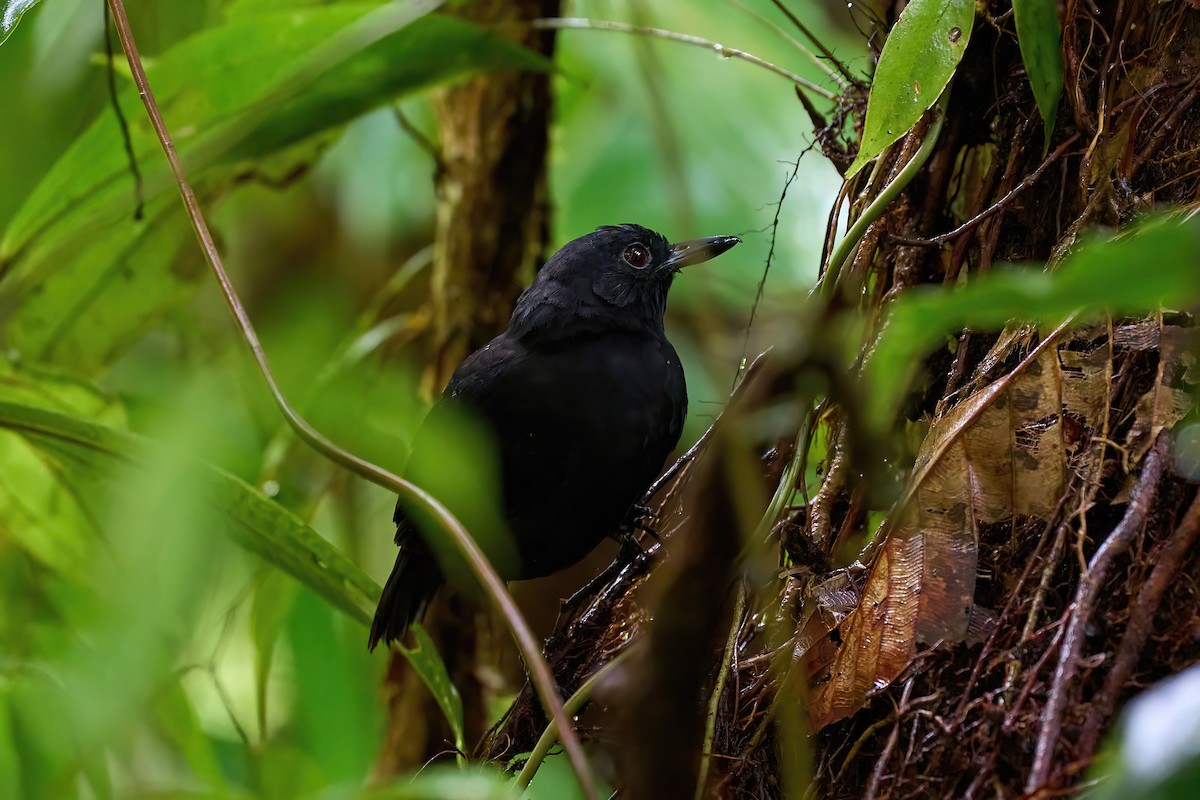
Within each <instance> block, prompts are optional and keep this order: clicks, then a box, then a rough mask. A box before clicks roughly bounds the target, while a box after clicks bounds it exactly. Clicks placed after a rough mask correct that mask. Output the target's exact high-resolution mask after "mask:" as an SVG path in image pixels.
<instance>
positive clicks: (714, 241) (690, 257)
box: [668, 236, 742, 270]
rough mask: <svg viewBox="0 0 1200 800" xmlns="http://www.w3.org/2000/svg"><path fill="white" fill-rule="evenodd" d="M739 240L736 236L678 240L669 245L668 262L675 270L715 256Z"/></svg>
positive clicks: (739, 241) (738, 242)
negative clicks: (669, 254)
mask: <svg viewBox="0 0 1200 800" xmlns="http://www.w3.org/2000/svg"><path fill="white" fill-rule="evenodd" d="M741 241H742V240H741V239H740V238H738V237H737V236H708V237H705V238H703V239H691V240H689V241H686V242H678V243H676V244H673V245H671V259H670V261H669V262H668V264H669V265H670V266H671V267H673V268H674V269H676V270H680V269H683V268H684V267H690V266H692V265H693V264H700V263H703V262H705V261H708V260H710V259H713V258H716V257H717V256H719V255H721V253H724V252H725V251H726V250H728V249H729V248H731V247H733V246H734V245H736V244H740V243H741Z"/></svg>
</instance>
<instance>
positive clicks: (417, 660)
mask: <svg viewBox="0 0 1200 800" xmlns="http://www.w3.org/2000/svg"><path fill="white" fill-rule="evenodd" d="M411 630H412V633H413V638H414V639H415V640H416V642H417V643H416V646H415V647H401V648H400V650H401V652H403V653H404V657H405V658H407V659H408V663H410V664H412V665H413V669H415V670H416V671H417V673H418V674H419V675H420V676H421V680H423V681H424V682H425V685H426V686H428V687H429V691H430V692H432V693H433V699H434V700H436V701H437V704H438V708H440V709H441V710H442V714H443V715H445V717H446V722H448V723H450V730H452V731H453V732H454V745H455V747H457V748H458V749H459V750H462V749H463V744H464V740H463V705H462V696H461V695H460V694H459V693H458V689H457V688H456V687H455V686H454V683H453V682H451V680H450V673H449V672H447V671H446V664H445V662H443V661H442V657H441V656H440V655H438V651H437V645H435V644H434V643H433V639H430V638H429V634H428V633H426V632H425V628H423V627H422V626H421V624H420V623H416V624H414V625H413V626H412V628H411Z"/></svg>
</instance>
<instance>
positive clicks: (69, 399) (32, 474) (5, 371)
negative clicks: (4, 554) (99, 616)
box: [0, 359, 125, 584]
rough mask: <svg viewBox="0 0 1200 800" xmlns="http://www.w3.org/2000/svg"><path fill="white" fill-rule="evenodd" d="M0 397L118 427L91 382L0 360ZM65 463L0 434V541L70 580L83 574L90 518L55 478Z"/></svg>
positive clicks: (115, 411) (119, 421) (116, 416)
mask: <svg viewBox="0 0 1200 800" xmlns="http://www.w3.org/2000/svg"><path fill="white" fill-rule="evenodd" d="M0 400H3V401H6V402H10V403H20V404H24V405H29V406H35V407H38V408H45V409H49V410H52V411H58V412H61V413H64V414H69V415H72V416H76V417H84V418H87V419H90V420H95V421H104V422H107V423H110V424H114V425H118V426H120V425H123V424H124V421H125V415H124V410H123V409H122V408H121V406H120V404H119V403H117V402H116V401H115V400H114V399H113V398H111V397H108V396H106V395H104V394H103V393H102V392H101V391H99V390H98V389H96V388H95V387H92V386H89V385H87V384H85V383H82V382H79V381H76V380H74V379H72V378H70V377H67V376H64V375H59V374H56V373H52V372H48V371H45V370H37V369H26V368H22V367H20V366H18V365H14V364H12V363H10V362H8V361H7V360H2V359H0ZM70 468H71V467H70V465H69V464H64V463H62V462H61V461H59V460H58V459H57V458H55V456H54V455H53V454H50V453H47V452H46V451H44V450H41V449H38V448H37V447H34V446H32V445H31V444H30V442H29V441H28V440H26V439H25V438H24V437H22V436H20V435H18V434H15V433H12V432H9V431H0V542H5V541H7V542H9V543H11V544H13V545H15V546H17V547H18V548H20V549H21V550H22V551H23V552H25V553H26V554H27V555H29V556H30V557H32V558H33V559H35V560H36V561H37V562H38V563H40V564H42V565H43V566H46V567H49V568H50V569H52V570H54V571H55V572H58V573H60V574H62V575H66V576H68V577H70V578H71V579H72V580H74V581H75V582H76V583H80V584H86V583H87V582H88V581H89V580H90V579H91V570H90V566H91V542H92V541H93V540H94V539H95V538H96V537H97V536H98V535H99V530H98V529H97V527H96V524H95V521H94V519H93V517H92V515H91V514H89V513H88V511H87V509H86V508H85V507H84V506H83V504H81V502H80V499H79V497H78V495H77V494H76V492H75V490H74V488H72V487H70V486H67V485H65V484H64V482H63V480H62V478H63V476H64V474H65V473H66V472H67V471H68V470H70Z"/></svg>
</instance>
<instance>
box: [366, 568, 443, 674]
mask: <svg viewBox="0 0 1200 800" xmlns="http://www.w3.org/2000/svg"><path fill="white" fill-rule="evenodd" d="M442 581H443V578H442V571H441V569H440V568H439V567H438V565H437V562H436V561H434V559H433V556H431V555H429V553H428V552H426V551H425V549H424V548H423V547H419V546H416V547H413V546H408V547H401V548H400V552H399V553H397V554H396V564H395V566H393V567H392V574H391V575H389V576H388V579H387V583H386V584H384V587H383V594H382V595H381V596H380V598H379V607H378V608H377V609H375V620H374V621H373V622H372V623H371V637H370V639H368V641H367V649H368V650H374V649H375V645H377V644H379V643H380V642H381V641H382V642H383V643H384V645H388V644H391V643H392V642H394V641H396V640H398V639H403V638H404V634H405V633H407V632H408V626H409V625H412V624H413V622H415V621H417V620H419V619H420V618H421V617H422V616H424V614H425V607H426V606H428V605H429V601H430V600H431V599H433V595H434V594H435V593H436V592H437V590H438V588H439V587H440V586H441V585H442Z"/></svg>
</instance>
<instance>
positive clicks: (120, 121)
mask: <svg viewBox="0 0 1200 800" xmlns="http://www.w3.org/2000/svg"><path fill="white" fill-rule="evenodd" d="M108 15H109V12H108V3H107V2H104V51H105V53H107V54H108V61H107V63H108V69H106V70H105V71H104V73H105V75H106V76H107V77H108V97H109V101H110V102H111V103H112V110H113V116H115V117H116V118H117V127H118V128H120V129H121V144H123V145H125V155H126V156H127V157H128V158H129V172H130V173H131V174H132V175H133V202H134V209H133V218H134V220H135V221H137V222H141V221H142V218H143V217H144V216H145V214H146V198H145V195H144V194H143V193H142V172H141V170H139V169H138V163H137V156H136V155H135V154H134V152H133V140H132V139H131V138H130V136H129V124H128V123H127V122H126V121H125V112H124V111H122V110H121V102H120V100H119V99H118V98H117V77H116V73H115V71H114V70H113V59H114V56H113V46H112V37H110V36H109V35H108Z"/></svg>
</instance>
